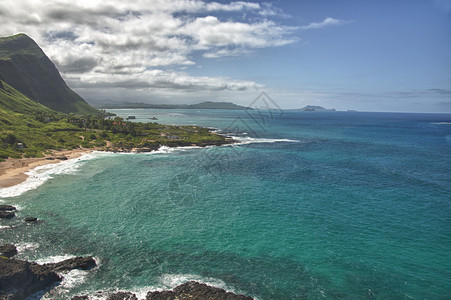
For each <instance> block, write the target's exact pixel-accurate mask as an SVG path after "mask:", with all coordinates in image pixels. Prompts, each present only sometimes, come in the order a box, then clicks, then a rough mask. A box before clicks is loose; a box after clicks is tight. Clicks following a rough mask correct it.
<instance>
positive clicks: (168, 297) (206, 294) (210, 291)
mask: <svg viewBox="0 0 451 300" xmlns="http://www.w3.org/2000/svg"><path fill="white" fill-rule="evenodd" d="M176 299H180V300H181V299H199V300H212V299H215V300H252V297H249V296H244V295H237V294H234V293H231V292H227V291H225V290H223V289H221V288H217V287H212V286H209V285H206V284H204V283H199V282H196V281H189V282H186V283H184V284H182V285H179V286H177V287H175V288H174V289H173V290H172V291H162V292H149V293H147V296H146V300H176Z"/></svg>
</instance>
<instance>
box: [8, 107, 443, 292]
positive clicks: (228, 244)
mask: <svg viewBox="0 0 451 300" xmlns="http://www.w3.org/2000/svg"><path fill="white" fill-rule="evenodd" d="M114 112H116V113H118V114H119V115H121V116H125V117H126V116H128V115H135V116H136V117H137V121H149V120H148V118H150V117H152V116H156V117H157V118H158V119H159V122H163V123H167V124H197V125H201V126H209V127H215V128H218V129H221V130H223V132H226V133H228V134H230V135H233V136H237V137H238V138H240V139H241V140H242V141H243V142H242V143H241V144H239V145H233V146H224V147H209V148H202V149H199V148H189V149H163V151H160V152H158V153H150V154H112V153H95V154H93V155H91V156H88V157H84V158H83V159H80V160H79V161H72V162H65V163H66V165H60V166H61V168H60V169H65V171H63V172H56V173H57V174H55V175H51V174H50V173H51V172H50V173H45V176H44V175H42V174H41V175H42V176H40V175H39V174H37V175H36V176H37V177H38V178H39V179H43V178H44V177H45V179H46V181H45V183H44V184H42V185H40V186H38V187H36V188H35V189H32V190H29V191H28V192H25V193H23V194H21V195H19V196H17V197H12V198H6V197H5V196H7V194H5V192H6V191H0V193H2V194H1V195H2V197H4V198H3V199H2V200H1V201H2V202H3V203H7V204H13V205H18V206H19V207H20V212H19V213H18V214H17V215H18V217H17V218H16V219H14V220H10V221H7V220H0V226H1V227H0V242H2V243H5V242H13V243H16V244H19V246H20V247H19V250H21V251H20V252H21V253H20V255H19V257H20V258H24V259H30V260H42V261H48V260H56V259H58V258H55V256H75V255H93V256H95V257H96V259H97V260H98V262H99V266H98V267H96V268H95V269H94V270H91V271H89V272H78V271H75V272H71V273H70V274H68V275H66V278H67V279H66V281H64V282H63V283H62V285H61V286H59V287H57V288H55V289H54V290H53V291H52V294H51V295H49V294H48V295H46V296H45V297H46V298H56V299H58V298H67V297H70V296H72V295H75V294H86V293H95V291H98V290H107V291H109V290H110V291H111V290H116V289H120V290H131V291H134V292H138V293H139V295H140V296H141V297H144V295H145V292H146V291H147V290H155V289H164V288H172V287H174V286H176V285H178V284H180V283H183V282H185V281H187V280H197V281H202V282H206V283H210V284H213V285H216V286H220V287H223V288H225V289H227V290H231V291H235V292H240V293H244V294H247V295H251V296H254V297H257V298H258V299H318V298H326V299H336V298H345V299H362V298H380V299H408V298H414V299H417V298H427V299H438V298H450V297H451V294H450V288H451V280H450V279H451V255H450V254H449V253H451V251H450V250H451V231H450V229H451V215H450V211H451V210H450V208H451V207H450V203H451V199H450V198H451V178H450V177H451V176H450V174H451V164H450V156H449V153H450V152H451V151H450V150H451V139H450V137H451V125H450V121H451V117H450V115H438V114H431V115H428V114H384V113H351V112H349V113H340V112H335V113H330V112H328V113H299V112H284V113H281V114H274V115H270V114H266V115H263V116H262V115H258V117H257V115H250V114H249V112H248V113H246V112H243V111H241V112H240V111H238V112H237V111H226V110H224V111H214V110H204V111H201V110H199V111H195V110H144V109H143V110H131V111H129V110H115V111H114ZM251 113H252V112H251ZM68 166H70V167H68ZM41 182H43V180H41ZM22 188H23V189H26V186H25V187H22ZM23 189H22V190H23ZM16 194H17V193H16ZM29 215H32V216H36V217H38V218H39V219H40V220H42V222H41V223H39V224H37V225H32V226H30V225H25V224H24V223H23V222H22V221H21V220H20V219H22V218H23V217H25V216H29ZM10 225H12V226H13V227H14V228H13V229H10V228H9V227H6V226H10Z"/></svg>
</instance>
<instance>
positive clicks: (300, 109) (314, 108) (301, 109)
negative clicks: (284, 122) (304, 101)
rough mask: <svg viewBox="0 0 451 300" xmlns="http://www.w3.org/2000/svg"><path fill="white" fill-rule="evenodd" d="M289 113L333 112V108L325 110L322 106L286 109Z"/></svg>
mask: <svg viewBox="0 0 451 300" xmlns="http://www.w3.org/2000/svg"><path fill="white" fill-rule="evenodd" d="M288 110H290V111H335V108H331V109H327V108H324V107H322V106H315V105H307V106H305V107H303V108H296V109H288Z"/></svg>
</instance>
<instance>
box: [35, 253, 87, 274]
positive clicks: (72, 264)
mask: <svg viewBox="0 0 451 300" xmlns="http://www.w3.org/2000/svg"><path fill="white" fill-rule="evenodd" d="M44 266H45V267H47V268H49V269H51V270H53V271H55V272H61V271H70V270H74V269H80V270H89V269H91V268H93V267H95V266H96V261H95V260H94V258H92V257H91V256H88V257H81V256H78V257H74V258H69V259H66V260H63V261H61V262H58V263H50V264H45V265H44Z"/></svg>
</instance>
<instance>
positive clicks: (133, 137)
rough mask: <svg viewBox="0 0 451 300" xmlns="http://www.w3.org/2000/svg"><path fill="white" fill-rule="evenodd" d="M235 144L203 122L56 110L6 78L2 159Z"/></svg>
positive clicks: (1, 100) (1, 91)
mask: <svg viewBox="0 0 451 300" xmlns="http://www.w3.org/2000/svg"><path fill="white" fill-rule="evenodd" d="M226 143H229V140H227V139H226V138H225V137H223V136H220V135H217V134H213V133H211V132H210V131H209V130H208V129H206V128H202V127H198V126H171V125H162V124H158V123H136V122H129V121H125V120H124V119H122V118H119V117H116V118H114V119H112V118H106V117H105V116H92V117H82V116H75V115H72V114H64V113H59V112H56V111H53V110H51V109H49V108H47V107H45V106H43V105H41V104H39V103H37V102H35V101H33V100H30V99H29V98H27V97H26V96H24V95H23V94H21V93H20V92H18V91H17V90H15V89H14V88H12V87H11V86H9V85H8V84H6V83H5V82H3V81H1V80H0V160H4V159H6V158H8V157H12V158H21V157H42V156H43V155H45V154H46V153H50V151H52V150H62V149H75V148H80V147H82V148H101V149H104V150H109V151H131V150H135V151H151V150H155V149H158V148H159V147H160V146H163V145H164V146H170V147H175V146H190V145H196V146H207V145H221V144H226Z"/></svg>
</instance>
